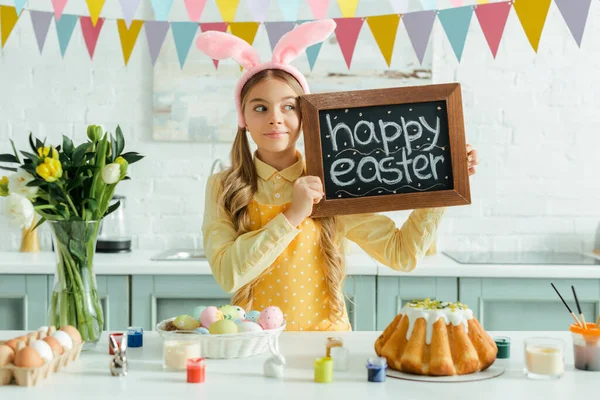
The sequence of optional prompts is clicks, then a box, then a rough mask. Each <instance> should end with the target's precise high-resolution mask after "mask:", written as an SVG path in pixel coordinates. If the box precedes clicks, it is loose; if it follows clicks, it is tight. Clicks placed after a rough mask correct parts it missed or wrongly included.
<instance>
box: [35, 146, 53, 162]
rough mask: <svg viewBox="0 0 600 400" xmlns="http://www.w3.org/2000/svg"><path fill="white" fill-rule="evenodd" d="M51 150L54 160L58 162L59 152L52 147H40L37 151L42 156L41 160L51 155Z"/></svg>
mask: <svg viewBox="0 0 600 400" xmlns="http://www.w3.org/2000/svg"><path fill="white" fill-rule="evenodd" d="M50 150H52V158H53V159H55V160H58V152H57V151H56V149H55V148H54V147H52V146H46V147H39V148H38V149H37V152H38V156H40V158H46V157H48V155H49V154H50Z"/></svg>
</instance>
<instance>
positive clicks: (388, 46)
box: [367, 14, 400, 67]
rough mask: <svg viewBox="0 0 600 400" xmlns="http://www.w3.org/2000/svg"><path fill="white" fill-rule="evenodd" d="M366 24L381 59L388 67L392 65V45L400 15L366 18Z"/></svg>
mask: <svg viewBox="0 0 600 400" xmlns="http://www.w3.org/2000/svg"><path fill="white" fill-rule="evenodd" d="M367 23H368V24H369V28H371V32H372V33H373V37H374V38H375V41H376V42H377V45H378V46H379V50H380V51H381V54H383V58H385V62H386V63H387V65H388V67H389V66H390V64H391V63H392V53H393V52H394V43H395V41H396V33H397V32H398V24H399V23H400V15H398V14H389V15H379V16H376V17H367Z"/></svg>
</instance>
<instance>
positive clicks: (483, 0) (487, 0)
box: [477, 0, 490, 4]
mask: <svg viewBox="0 0 600 400" xmlns="http://www.w3.org/2000/svg"><path fill="white" fill-rule="evenodd" d="M489 3H490V0H477V4H489Z"/></svg>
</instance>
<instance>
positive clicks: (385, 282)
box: [376, 276, 458, 330]
mask: <svg viewBox="0 0 600 400" xmlns="http://www.w3.org/2000/svg"><path fill="white" fill-rule="evenodd" d="M426 298H430V299H432V300H436V299H437V300H443V301H457V300H458V280H457V278H430V277H404V276H401V277H397V276H380V277H378V278H377V324H376V327H377V330H384V329H385V328H386V326H388V325H389V323H390V322H392V320H393V319H394V318H395V317H396V315H397V314H398V313H399V312H400V310H401V309H402V307H403V306H404V304H405V303H406V302H409V301H411V300H421V299H426Z"/></svg>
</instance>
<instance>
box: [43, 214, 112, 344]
mask: <svg viewBox="0 0 600 400" xmlns="http://www.w3.org/2000/svg"><path fill="white" fill-rule="evenodd" d="M48 223H49V225H50V228H51V229H52V233H53V234H52V243H53V244H54V252H55V254H56V272H55V274H54V289H53V291H52V300H51V302H50V309H49V313H48V314H49V318H48V322H49V324H50V325H54V326H56V328H57V329H59V328H60V327H62V326H65V325H71V326H74V327H75V328H77V330H78V331H79V333H80V334H81V338H82V340H83V342H84V345H83V350H87V349H91V348H94V347H95V346H96V344H97V343H98V340H99V339H100V334H101V333H102V329H103V327H104V314H103V312H102V305H101V303H100V297H99V296H98V287H97V284H96V273H95V270H94V255H95V252H96V240H97V237H98V230H99V228H100V221H48Z"/></svg>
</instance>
